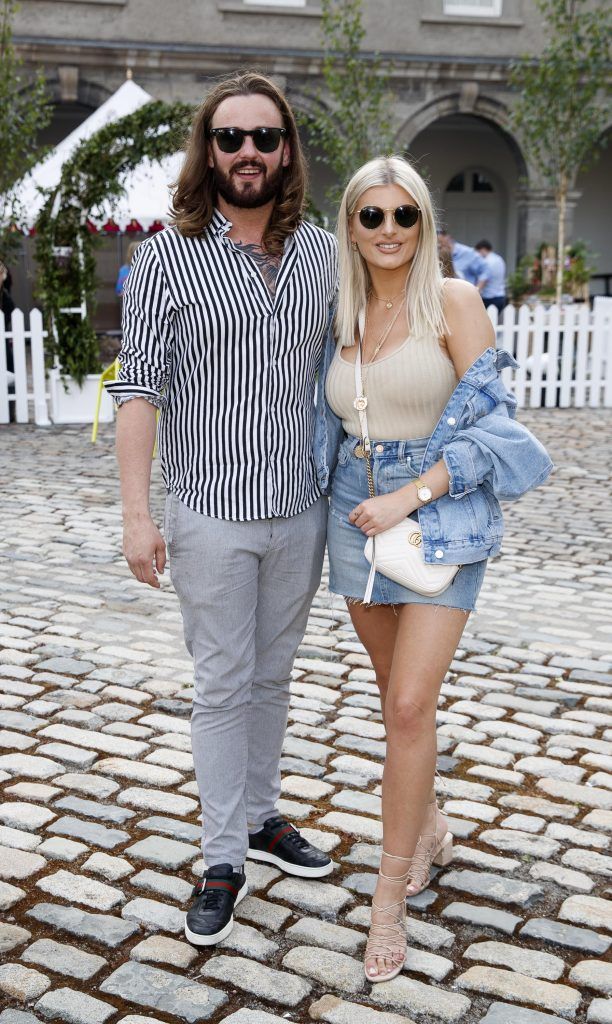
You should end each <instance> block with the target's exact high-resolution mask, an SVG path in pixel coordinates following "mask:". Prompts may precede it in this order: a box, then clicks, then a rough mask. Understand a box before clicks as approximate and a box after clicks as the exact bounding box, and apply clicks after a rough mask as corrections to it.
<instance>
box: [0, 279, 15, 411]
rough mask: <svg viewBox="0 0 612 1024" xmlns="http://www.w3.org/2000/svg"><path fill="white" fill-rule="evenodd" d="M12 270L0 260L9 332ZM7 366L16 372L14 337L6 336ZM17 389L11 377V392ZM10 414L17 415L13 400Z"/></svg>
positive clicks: (0, 308) (0, 303) (0, 296)
mask: <svg viewBox="0 0 612 1024" xmlns="http://www.w3.org/2000/svg"><path fill="white" fill-rule="evenodd" d="M11 286H12V279H11V272H10V270H9V269H8V267H7V266H6V264H5V263H3V262H2V260H0V315H1V316H3V317H4V329H5V330H6V331H7V332H8V331H10V330H11V316H12V314H13V310H14V308H15V303H14V302H13V299H12V298H11ZM5 344H6V368H7V370H8V372H9V373H10V374H12V373H14V372H15V364H14V361H13V339H12V338H6V340H5ZM14 391H15V384H14V381H13V378H12V377H9V392H10V393H11V394H12V393H14ZM9 414H10V419H11V421H12V420H13V419H14V417H15V405H14V403H13V402H9Z"/></svg>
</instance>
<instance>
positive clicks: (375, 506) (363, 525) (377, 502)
mask: <svg viewBox="0 0 612 1024" xmlns="http://www.w3.org/2000/svg"><path fill="white" fill-rule="evenodd" d="M417 505H418V501H417V502H415V501H414V500H413V499H412V498H411V496H410V494H409V492H408V488H407V487H400V488H399V489H398V490H397V491H392V492H391V493H390V494H380V495H378V497H376V498H368V499H367V500H366V501H362V502H360V503H359V505H356V506H355V508H354V509H353V510H352V512H349V522H350V523H352V524H353V526H358V527H359V529H360V530H361V531H362V533H365V535H366V537H375V536H376V534H377V533H382V532H383V530H390V529H391V527H392V526H396V525H397V523H401V521H402V519H405V518H406V516H408V515H410V513H411V512H413V511H414V509H415V508H416V507H417Z"/></svg>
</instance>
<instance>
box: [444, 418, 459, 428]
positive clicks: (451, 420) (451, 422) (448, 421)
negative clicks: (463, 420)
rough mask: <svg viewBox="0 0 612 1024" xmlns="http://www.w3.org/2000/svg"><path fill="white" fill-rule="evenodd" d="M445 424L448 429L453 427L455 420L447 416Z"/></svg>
mask: <svg viewBox="0 0 612 1024" xmlns="http://www.w3.org/2000/svg"><path fill="white" fill-rule="evenodd" d="M446 422H447V423H448V425H449V427H454V426H455V423H456V422H457V420H456V419H455V417H454V416H449V417H448V419H447V421H446Z"/></svg>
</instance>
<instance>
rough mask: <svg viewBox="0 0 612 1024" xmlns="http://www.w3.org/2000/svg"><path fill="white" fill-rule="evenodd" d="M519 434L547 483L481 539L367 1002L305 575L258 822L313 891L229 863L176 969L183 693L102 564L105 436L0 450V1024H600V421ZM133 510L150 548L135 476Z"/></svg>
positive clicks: (346, 633)
mask: <svg viewBox="0 0 612 1024" xmlns="http://www.w3.org/2000/svg"><path fill="white" fill-rule="evenodd" d="M521 418H522V420H523V421H524V422H526V423H527V424H528V425H530V426H531V427H532V428H533V429H534V430H535V431H536V433H537V434H538V436H539V437H541V438H542V440H543V441H544V443H546V444H547V445H548V447H549V448H550V450H551V453H552V456H553V459H554V461H555V463H556V465H557V466H558V469H557V472H556V473H555V475H554V476H553V477H552V479H551V481H550V482H549V483H548V484H547V485H546V487H545V488H543V489H541V490H539V491H537V492H535V493H534V494H529V495H527V496H526V497H525V498H524V499H523V500H522V501H520V502H519V503H516V504H513V505H511V506H508V507H507V508H506V509H505V510H504V511H505V515H506V528H507V532H506V538H505V541H504V550H503V554H502V557H501V558H499V559H495V560H493V561H492V563H491V565H490V567H489V571H488V573H487V576H486V579H485V582H484V585H483V589H482V592H481V597H480V601H479V608H478V611H477V612H476V613H475V614H474V615H473V616H471V618H470V620H469V622H468V625H467V628H466V631H465V634H464V637H463V638H462V641H461V643H460V646H459V649H458V651H457V653H456V657H455V659H454V660H453V663H452V666H451V670H450V672H449V674H448V676H447V678H446V680H445V682H444V684H443V687H442V693H441V697H440V702H439V707H438V716H437V717H438V738H439V770H440V775H441V778H440V780H439V781H438V782H437V790H438V796H439V799H440V801H441V803H442V805H443V806H444V807H445V810H446V812H447V813H448V815H449V827H450V828H451V830H452V832H453V834H454V835H455V837H456V838H455V858H454V861H453V863H452V864H451V865H450V866H448V867H447V868H445V869H436V870H435V871H434V872H433V873H432V879H431V882H430V886H429V888H428V889H427V890H426V892H425V893H423V894H421V896H420V897H418V898H416V899H414V900H411V901H410V903H409V909H408V934H409V951H408V957H407V963H406V965H405V968H404V970H403V971H402V973H401V975H400V976H399V977H398V978H396V979H394V980H393V981H392V982H389V983H385V984H380V985H374V986H372V985H371V984H370V983H368V982H367V980H366V979H365V977H364V975H363V967H362V960H361V958H362V955H363V947H364V944H365V939H366V935H367V927H368V923H369V918H370V911H369V902H370V900H369V895H368V894H369V893H371V892H372V891H373V886H374V884H375V871H376V868H377V864H378V858H379V856H380V842H381V837H382V833H381V827H380V817H379V813H380V783H381V778H382V768H383V758H384V750H385V744H384V729H383V726H382V719H381V715H380V704H379V700H378V693H377V688H376V685H375V677H374V673H373V672H372V669H371V666H370V664H369V661H368V659H367V656H366V655H365V652H364V650H363V648H362V646H361V644H360V643H359V641H358V640H357V637H356V635H355V633H354V631H353V628H352V625H351V622H350V617H349V616H348V614H347V611H346V609H345V607H344V606H343V603H342V601H341V600H339V599H337V598H335V597H333V596H331V595H330V594H329V591H328V589H327V564H326V567H325V573H324V579H323V582H322V585H321V588H320V590H319V592H318V594H317V596H316V598H315V600H314V602H313V606H312V609H311V613H310V618H309V623H308V627H307V631H306V636H305V638H304V642H303V644H302V646H301V648H300V650H299V652H298V657H297V659H296V662H295V666H294V671H293V678H292V684H291V707H290V715H289V728H288V732H287V737H286V740H285V745H284V755H283V762H282V767H283V792H282V800H281V801H280V804H279V807H280V808H281V810H282V811H283V813H286V814H288V815H291V816H292V817H294V820H296V821H298V822H299V823H300V827H303V829H304V834H305V835H306V836H307V837H308V838H309V839H310V840H311V841H313V842H319V843H320V845H321V846H322V848H324V849H326V850H328V851H330V853H331V855H332V857H333V858H334V862H335V865H336V867H335V870H334V873H333V874H332V875H330V876H329V877H328V878H326V879H325V880H323V881H320V882H318V881H304V880H301V879H295V878H289V877H287V876H282V875H281V874H280V873H279V872H278V871H276V870H274V869H271V868H267V867H265V866H264V865H259V864H252V863H250V864H249V870H248V880H249V886H250V894H249V896H248V897H247V898H246V899H245V900H244V901H243V902H242V903H241V905H240V906H239V907H238V908H237V914H236V918H237V920H236V925H235V928H234V932H233V933H232V935H230V936H229V937H228V939H227V940H226V941H225V942H224V943H223V944H221V945H220V946H219V947H218V948H212V949H210V950H202V949H195V948H194V947H191V946H190V945H189V944H188V943H187V942H186V941H185V940H184V937H183V932H182V922H183V918H184V914H185V911H186V909H187V907H188V905H189V900H190V893H191V889H192V886H193V883H194V880H195V878H196V877H198V875H199V873H200V872H201V871H202V860H201V852H200V843H199V837H200V828H201V825H200V820H199V801H198V793H197V786H196V785H195V779H194V774H193V764H192V759H191V750H190V726H189V715H190V710H191V701H192V697H193V678H192V670H191V664H190V660H189V658H188V656H187V654H186V651H185V647H184V640H183V633H182V624H181V619H180V614H179V610H178V603H177V600H176V597H175V595H174V592H173V590H172V587H171V585H170V581H169V579H168V574H166V575H165V576H164V577H163V579H162V586H161V588H160V589H159V590H158V591H153V590H145V589H144V588H142V587H140V586H139V585H138V584H137V583H136V582H135V581H134V580H133V579H132V578H131V577H130V575H129V573H128V571H127V569H126V567H125V565H124V563H123V560H122V557H121V554H120V518H119V501H118V486H117V480H116V469H115V462H114V455H113V437H112V430H111V429H109V428H101V432H100V437H99V440H98V444H97V445H96V446H95V447H93V446H91V445H90V443H89V440H88V433H89V432H88V431H87V429H85V428H83V429H81V428H72V427H67V428H54V429H52V430H49V431H42V430H36V429H34V428H30V427H26V426H16V425H10V426H8V427H4V428H0V478H2V479H5V480H10V481H11V485H10V487H8V488H3V490H2V494H1V496H0V515H1V516H2V521H3V522H10V523H11V524H13V525H12V527H11V530H10V531H9V532H6V533H4V534H3V535H2V536H0V559H2V564H10V566H11V572H10V575H9V576H8V578H6V579H5V580H3V587H2V589H1V590H0V808H1V809H0V908H1V909H2V914H3V922H2V923H1V924H0V957H1V958H2V961H3V963H2V967H1V968H0V1024H40V1022H44V1021H47V1020H49V1021H51V1020H53V1021H65V1022H70V1024H97V1022H100V1024H106V1021H108V1022H109V1024H174V1022H179V1021H200V1020H202V1021H204V1020H206V1021H211V1024H220V1022H221V1021H227V1022H228V1024H280V1022H281V1021H286V1020H292V1021H294V1022H295V1024H306V1021H308V1020H321V1021H326V1022H328V1024H400V1021H402V1022H405V1024H411V1022H415V1024H436V1022H438V1021H443V1022H445V1021H448V1022H450V1024H454V1022H455V1021H456V1022H457V1024H560V1021H562V1020H573V1021H575V1022H576V1024H585V1022H587V1021H588V1022H589V1024H592V1022H594V1024H612V978H611V975H610V967H609V957H610V948H611V947H612V918H611V916H610V908H611V907H612V898H611V897H612V886H611V878H612V572H610V562H611V558H610V554H611V552H610V546H609V543H608V538H609V536H610V534H611V533H612V501H611V498H612V493H611V492H612V488H611V480H610V475H609V460H606V455H605V451H604V447H603V439H604V438H605V437H606V436H610V433H611V432H612V413H611V412H610V411H604V410H558V409H555V410H547V411H541V410H539V411H535V412H524V413H522V414H521ZM16 448H18V450H19V463H18V465H17V466H16V465H15V460H14V452H15V450H16ZM585 475H587V476H588V477H589V478H590V479H592V480H595V481H596V482H597V487H596V488H595V489H592V488H591V489H590V490H589V493H588V495H583V494H582V493H581V491H580V488H577V487H576V486H575V482H576V480H581V479H582V478H583V477H584V476H585ZM569 493H571V501H568V494H569ZM153 502H154V514H155V516H156V517H157V519H158V521H160V522H161V519H162V506H163V488H162V486H161V481H160V476H159V465H158V463H157V462H155V463H154V466H153ZM560 538H563V540H560ZM41 564H44V567H45V572H44V574H43V573H41Z"/></svg>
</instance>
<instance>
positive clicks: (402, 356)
mask: <svg viewBox="0 0 612 1024" xmlns="http://www.w3.org/2000/svg"><path fill="white" fill-rule="evenodd" d="M341 353H342V347H341V346H340V345H338V346H337V347H336V353H335V356H334V358H333V360H332V363H331V366H330V368H329V371H328V374H327V380H326V382H325V394H326V396H327V401H328V402H329V404H330V406H331V408H332V409H333V411H334V412H335V413H336V416H339V417H340V419H341V420H342V425H343V427H344V429H345V430H346V432H347V434H352V435H353V436H354V437H361V427H360V425H359V415H358V413H357V410H356V409H355V407H354V406H353V401H354V399H355V366H354V364H353V363H349V362H347V361H346V360H345V359H343V358H342V355H341ZM363 370H364V377H365V380H364V393H365V394H366V395H367V398H368V430H369V432H370V437H371V438H372V439H373V440H377V441H400V440H405V441H411V440H413V439H415V438H418V437H429V435H430V434H431V433H432V432H433V429H434V427H435V425H436V423H437V422H438V420H439V419H440V416H441V415H442V413H443V411H444V408H445V406H446V404H447V402H448V400H449V398H450V396H451V394H452V393H453V391H454V390H455V387H456V386H457V375H456V373H455V368H454V366H453V364H452V363H451V361H450V359H449V358H448V356H446V355H445V354H444V352H443V351H442V349H441V347H440V343H439V341H438V339H437V338H436V337H435V336H434V335H433V334H430V335H423V336H422V337H420V338H416V337H413V336H412V335H410V336H409V337H408V338H407V339H406V341H405V342H404V343H403V344H402V345H400V347H399V348H397V349H396V350H395V351H394V352H391V354H390V355H388V356H383V357H379V358H378V359H376V360H375V362H373V363H369V364H365V366H364V367H363Z"/></svg>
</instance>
